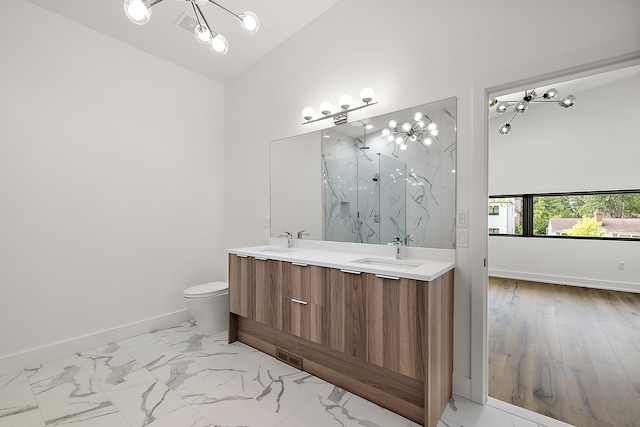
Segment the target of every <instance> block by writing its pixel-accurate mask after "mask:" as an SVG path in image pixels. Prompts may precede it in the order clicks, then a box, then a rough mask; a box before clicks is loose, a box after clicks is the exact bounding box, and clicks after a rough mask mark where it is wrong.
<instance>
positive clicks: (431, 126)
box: [427, 122, 438, 132]
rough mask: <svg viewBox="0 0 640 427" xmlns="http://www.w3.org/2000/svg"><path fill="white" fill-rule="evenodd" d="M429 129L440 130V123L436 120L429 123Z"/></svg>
mask: <svg viewBox="0 0 640 427" xmlns="http://www.w3.org/2000/svg"><path fill="white" fill-rule="evenodd" d="M427 130H428V131H429V132H433V131H434V130H435V131H437V130H438V124H437V123H436V122H431V123H429V125H428V126H427Z"/></svg>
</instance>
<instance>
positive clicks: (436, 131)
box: [429, 129, 440, 136]
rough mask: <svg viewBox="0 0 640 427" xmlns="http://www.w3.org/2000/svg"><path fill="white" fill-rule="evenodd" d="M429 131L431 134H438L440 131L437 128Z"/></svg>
mask: <svg viewBox="0 0 640 427" xmlns="http://www.w3.org/2000/svg"><path fill="white" fill-rule="evenodd" d="M429 133H430V134H431V136H438V134H439V133H440V131H439V130H438V129H434V130H430V131H429Z"/></svg>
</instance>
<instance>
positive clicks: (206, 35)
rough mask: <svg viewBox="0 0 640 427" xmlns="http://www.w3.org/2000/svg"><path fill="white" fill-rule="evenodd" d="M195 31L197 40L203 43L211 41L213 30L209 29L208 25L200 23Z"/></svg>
mask: <svg viewBox="0 0 640 427" xmlns="http://www.w3.org/2000/svg"><path fill="white" fill-rule="evenodd" d="M194 33H195V35H196V40H198V41H199V42H200V43H202V44H206V43H209V41H210V40H211V31H209V28H207V26H206V25H202V24H199V25H198V26H197V27H196V29H195V31H194Z"/></svg>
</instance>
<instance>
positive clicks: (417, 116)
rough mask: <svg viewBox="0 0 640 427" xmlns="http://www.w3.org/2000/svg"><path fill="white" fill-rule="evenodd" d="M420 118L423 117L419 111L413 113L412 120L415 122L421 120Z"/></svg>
mask: <svg viewBox="0 0 640 427" xmlns="http://www.w3.org/2000/svg"><path fill="white" fill-rule="evenodd" d="M422 117H424V114H422V113H421V112H420V111H416V112H415V113H413V120H415V121H416V122H419V121H420V120H422Z"/></svg>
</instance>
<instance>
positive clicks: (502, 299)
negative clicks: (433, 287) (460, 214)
mask: <svg viewBox="0 0 640 427" xmlns="http://www.w3.org/2000/svg"><path fill="white" fill-rule="evenodd" d="M626 68H632V67H619V70H617V71H622V72H624V70H625V69H626ZM590 74H593V75H598V74H603V75H602V76H601V77H604V78H605V80H606V79H607V78H608V82H606V83H605V84H606V85H618V86H620V85H621V84H622V83H621V82H622V80H616V79H615V78H611V77H612V74H615V73H612V74H609V73H608V72H607V73H604V72H600V71H593V72H591V73H590ZM627 77H629V76H627ZM632 78H635V79H638V77H637V76H636V77H632ZM565 79H566V77H565ZM573 80H577V79H573ZM573 80H565V81H564V82H562V81H561V83H563V84H562V85H558V87H559V88H562V89H563V90H566V91H567V92H568V93H570V92H571V91H572V90H573V89H572V85H571V83H572V82H573ZM557 81H559V80H556V81H544V82H541V83H537V84H531V83H527V86H524V87H523V86H520V87H515V88H514V87H512V88H508V89H505V90H502V91H501V92H498V93H495V94H491V95H492V97H493V96H495V97H496V98H498V99H500V97H502V96H504V95H505V94H506V95H508V94H509V93H511V92H513V93H520V94H521V95H522V96H521V97H526V96H527V94H528V93H530V92H528V91H530V90H532V88H537V87H538V86H540V87H543V89H544V90H546V89H548V88H549V85H550V84H552V83H553V84H554V85H556V82H557ZM635 82H636V84H637V82H638V81H637V80H635ZM591 84H592V85H593V83H591ZM575 87H576V86H573V88H575ZM603 87H607V88H613V86H603ZM617 89H620V88H619V87H616V90H617ZM581 90H582V89H581ZM584 90H585V91H591V92H593V93H595V92H598V91H599V92H598V93H597V95H602V94H606V93H607V90H613V89H603V88H602V87H599V86H591V87H588V88H587V89H584ZM621 90H623V91H624V89H621ZM578 93H580V92H578ZM575 96H576V98H577V103H576V105H580V104H579V102H580V100H581V99H583V100H585V101H588V100H589V99H591V96H590V95H589V94H587V92H583V93H582V94H581V95H578V94H577V93H576V95H575ZM600 99H601V98H600ZM604 105H607V103H606V102H601V103H598V105H597V106H598V108H599V109H600V112H599V113H598V116H597V117H599V118H602V117H604V116H605V115H604V114H603V113H602V108H603V106H604ZM539 107H540V108H537V109H536V110H534V109H533V108H531V110H530V111H528V112H527V113H526V114H518V113H514V114H513V116H512V115H509V116H508V117H507V119H506V120H505V122H507V123H510V129H509V130H508V131H507V132H502V133H501V132H500V131H499V129H500V128H502V126H501V125H502V122H501V121H499V120H500V119H496V118H494V117H492V116H490V118H489V126H488V135H489V136H488V138H487V147H486V148H487V150H488V161H487V165H488V166H487V170H488V177H489V178H488V195H489V196H492V195H494V196H495V195H522V194H531V193H534V194H535V193H540V192H562V191H579V190H583V191H584V190H614V189H622V186H625V185H628V186H627V187H626V188H630V187H633V186H634V183H633V182H630V181H629V180H630V179H631V181H633V179H632V176H633V174H629V173H627V175H626V177H625V173H624V168H625V162H624V161H622V162H619V163H617V162H603V161H602V160H603V158H605V159H606V154H605V153H603V150H602V141H598V143H596V144H595V145H593V146H591V148H590V149H591V150H593V153H599V154H597V155H595V156H593V157H594V158H592V159H590V160H584V162H585V164H584V165H575V164H574V165H571V164H570V161H571V158H570V157H566V153H563V152H562V151H563V150H568V149H569V148H570V147H567V146H568V145H571V142H575V141H573V140H574V139H575V140H578V141H579V142H580V144H582V145H583V146H588V144H587V142H588V141H586V140H585V138H583V137H576V136H575V135H573V136H572V134H571V132H567V131H566V130H565V129H555V128H554V129H552V127H554V126H555V125H557V124H558V123H560V124H561V125H563V126H564V127H565V128H566V127H568V123H570V122H571V118H562V119H560V118H557V117H558V116H562V114H563V113H565V111H563V110H562V109H557V110H556V111H551V110H550V109H551V108H554V107H553V106H539ZM542 109H546V110H545V111H542ZM534 114H535V116H534ZM636 114H637V113H636ZM623 115H624V114H623ZM565 117H566V116H565ZM511 118H514V120H513V121H510V122H509V121H508V120H509V119H511ZM593 123H594V121H590V122H589V123H587V124H583V125H582V126H583V127H589V126H593ZM595 123H598V125H602V126H604V128H605V129H616V130H617V128H615V127H609V126H614V125H607V124H605V123H604V122H603V121H602V120H600V121H596V122H595ZM627 125H628V123H627ZM502 129H503V130H504V128H502ZM516 131H518V132H519V136H520V137H519V138H512V136H513V135H516V133H515V132H516ZM558 135H559V138H557V137H558ZM500 138H501V139H500ZM554 138H555V139H554ZM550 140H552V141H550ZM612 140H614V141H618V142H619V143H627V140H626V139H624V138H620V137H616V138H612ZM496 141H497V142H496ZM594 141H596V139H594ZM545 142H550V143H549V144H548V145H546V144H545ZM611 144H612V142H611V141H610V142H609V145H607V147H609V148H610V149H611ZM554 147H557V150H555V151H554ZM587 148H588V147H587ZM588 149H589V148H588ZM613 150H615V146H614V148H613ZM496 153H498V155H496ZM623 155H624V154H623ZM563 156H564V157H563ZM576 159H582V156H576V157H575V158H573V161H574V163H575V160H576ZM562 165H564V166H565V167H564V168H561V167H560V166H562ZM573 166H575V168H573ZM594 166H596V167H594ZM498 168H503V169H504V170H502V171H501V172H500V173H496V172H497V170H498ZM536 168H538V170H537V171H536ZM580 169H584V170H586V171H595V170H597V171H598V174H597V175H598V176H593V174H592V175H589V174H585V175H584V176H577V174H578V173H579V170H580ZM554 170H557V171H559V172H558V173H557V174H555V175H554V174H553V173H552V171H554ZM603 170H604V171H605V173H604V174H603ZM631 170H633V169H631ZM606 171H611V172H610V173H609V175H610V176H603V175H606ZM627 171H629V169H627ZM538 172H541V173H538ZM565 178H566V179H565ZM625 179H626V181H625ZM496 183H499V184H496ZM609 185H611V186H614V185H615V186H614V187H609ZM635 185H638V183H635ZM581 186H582V187H581ZM497 212H498V210H496V213H497ZM488 223H489V222H488ZM496 230H499V227H497V226H494V227H493V233H491V234H490V235H489V236H488V251H487V253H488V258H489V264H488V276H489V279H488V285H487V301H488V308H487V314H486V317H487V322H488V323H487V336H488V341H487V343H488V344H487V355H488V356H487V359H488V360H487V364H488V368H487V372H488V378H487V384H488V395H489V396H490V397H493V398H497V399H500V400H503V401H506V402H508V403H510V404H512V405H516V406H520V407H522V408H525V409H527V410H531V411H534V412H538V413H541V414H543V415H547V416H550V417H552V418H556V419H559V420H561V421H565V422H568V423H571V424H574V425H580V426H582V425H585V426H589V425H594V426H613V425H631V426H633V425H637V420H638V419H640V412H638V411H639V410H638V408H640V397H638V396H639V393H638V390H640V369H638V368H637V367H636V365H637V363H634V362H632V361H634V360H640V321H638V316H636V314H637V313H638V312H639V311H640V294H638V293H627V292H620V291H619V290H613V289H614V288H616V285H617V284H619V283H623V282H624V279H621V278H620V274H619V273H618V276H617V277H616V276H615V275H614V276H611V275H609V277H611V278H610V279H609V284H607V280H608V279H607V277H608V272H607V271H608V270H607V268H608V267H607V265H605V264H604V263H603V264H602V265H601V266H598V265H597V263H598V260H597V259H596V260H595V261H593V262H592V263H585V262H584V259H583V256H584V257H586V258H588V256H589V254H591V255H594V254H595V255H598V254H601V253H602V252H606V251H610V250H614V251H619V252H620V256H624V255H622V254H624V252H625V251H627V250H629V249H630V253H632V254H633V253H636V254H637V253H638V245H640V243H639V242H628V243H625V242H607V243H606V246H604V247H603V246H600V247H598V245H599V244H601V243H602V242H598V241H596V240H592V241H590V242H589V243H587V244H585V245H581V244H579V243H578V242H576V241H575V240H567V239H555V240H552V239H549V238H546V237H541V236H536V237H530V238H526V237H520V236H518V235H517V234H518V233H517V232H516V230H515V229H512V230H509V231H507V232H504V233H501V232H499V231H496ZM486 232H487V233H488V232H489V230H487V231H486ZM501 234H503V235H501ZM580 243H585V242H580ZM620 243H622V244H623V245H624V246H625V247H624V249H622V250H621V247H617V248H616V247H612V246H611V245H612V244H614V245H615V244H620ZM630 245H634V246H630ZM557 260H562V262H556V261H557ZM563 264H564V266H563ZM585 264H594V265H591V266H589V267H587V266H585ZM572 265H573V268H574V272H573V273H571V272H570V271H571V270H570V269H571V266H572ZM562 267H566V269H564V270H563V268H562ZM590 268H593V271H595V272H596V273H593V272H592V271H591V270H590ZM568 271H569V272H568ZM584 271H589V272H590V273H588V274H586V275H585V274H584ZM592 273H593V274H592ZM633 277H634V276H631V279H629V283H630V284H631V285H633V283H634V282H633V280H634V279H633ZM580 279H585V280H584V283H583V284H582V286H580ZM637 282H638V281H637V280H636V281H635V283H637ZM567 285H571V286H567ZM598 287H603V288H605V289H596V288H598ZM606 288H609V289H606ZM639 290H640V289H639ZM586 325H590V326H591V327H586V328H585V326H586ZM602 325H606V326H607V328H606V329H603V328H602ZM630 355H637V356H633V357H634V358H633V359H630V360H628V358H629V357H630Z"/></svg>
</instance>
